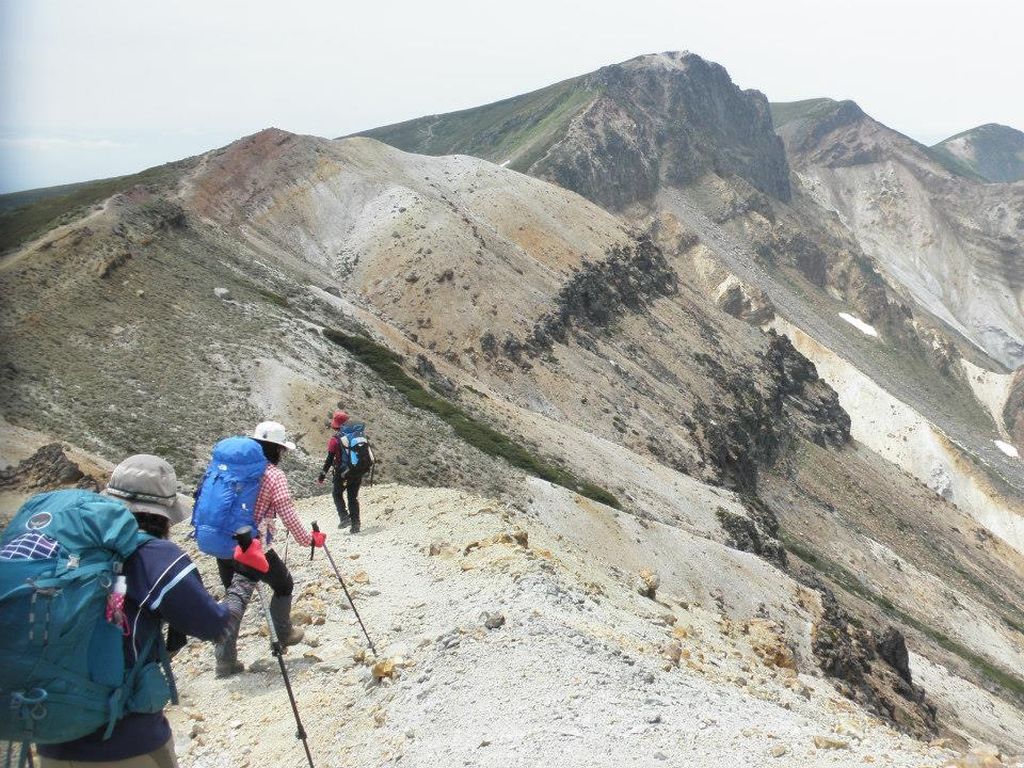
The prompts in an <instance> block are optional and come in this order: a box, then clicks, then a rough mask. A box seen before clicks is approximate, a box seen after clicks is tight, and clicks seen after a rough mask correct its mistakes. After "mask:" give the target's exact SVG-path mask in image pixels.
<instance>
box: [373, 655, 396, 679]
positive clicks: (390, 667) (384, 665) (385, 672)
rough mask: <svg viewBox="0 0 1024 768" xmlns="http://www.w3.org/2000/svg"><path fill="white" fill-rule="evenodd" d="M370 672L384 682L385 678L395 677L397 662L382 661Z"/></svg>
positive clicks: (391, 660)
mask: <svg viewBox="0 0 1024 768" xmlns="http://www.w3.org/2000/svg"><path fill="white" fill-rule="evenodd" d="M370 672H371V673H372V674H373V676H374V677H375V678H376V679H378V680H383V679H384V678H385V677H389V678H390V677H394V676H395V662H394V660H393V659H381V660H380V661H378V662H377V663H376V664H374V665H373V667H372V668H371V669H370Z"/></svg>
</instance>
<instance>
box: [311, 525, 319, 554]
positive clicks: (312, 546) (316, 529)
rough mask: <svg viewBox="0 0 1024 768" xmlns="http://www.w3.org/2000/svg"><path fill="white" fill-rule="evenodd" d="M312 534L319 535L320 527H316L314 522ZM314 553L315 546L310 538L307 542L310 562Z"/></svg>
mask: <svg viewBox="0 0 1024 768" xmlns="http://www.w3.org/2000/svg"><path fill="white" fill-rule="evenodd" d="M313 533H320V526H319V525H317V523H316V520H314V521H313ZM315 551H316V544H315V543H314V542H313V540H312V538H310V541H309V559H310V561H312V560H313V553H314V552H315Z"/></svg>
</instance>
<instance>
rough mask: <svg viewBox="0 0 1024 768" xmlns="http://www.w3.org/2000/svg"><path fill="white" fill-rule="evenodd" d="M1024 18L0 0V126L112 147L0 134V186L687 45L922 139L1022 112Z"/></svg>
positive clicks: (783, 95)
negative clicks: (856, 108)
mask: <svg viewBox="0 0 1024 768" xmlns="http://www.w3.org/2000/svg"><path fill="white" fill-rule="evenodd" d="M496 11H502V12H500V13H496ZM1022 29H1024V3H1010V2H1006V0H972V1H971V3H970V4H969V7H968V6H965V5H964V3H963V1H962V0H929V1H927V2H926V1H925V0H834V1H833V2H829V3H822V2H821V0H775V2H770V3H768V2H764V0H727V1H726V2H722V3H709V2H706V1H704V0H631V2H629V3H626V2H622V0H589V1H588V2H582V1H581V0H555V1H554V2H552V0H518V2H517V3H515V4H514V6H495V5H494V4H493V3H482V2H479V0H433V2H429V3H398V2H394V1H392V2H377V3H354V2H346V3H342V2H337V0H293V2H289V3H279V2H273V3H272V2H269V1H264V0H244V1H243V0H217V1H216V2H209V1H208V0H175V2H164V3H151V2H138V0H90V2H81V0H0V133H2V134H3V135H5V136H15V137H43V138H46V137H103V139H105V140H108V141H111V142H114V143H121V144H124V145H126V146H125V147H122V148H120V149H117V148H115V147H100V146H94V145H93V146H90V145H83V146H81V147H79V148H72V147H70V146H65V147H63V149H60V150H59V151H58V148H57V146H56V145H52V144H51V145H45V144H43V145H40V146H39V147H38V148H36V149H31V148H29V147H27V146H20V147H13V146H9V145H3V144H0V174H2V187H0V188H2V189H14V188H17V187H18V186H19V185H21V186H38V185H40V184H51V183H61V182H67V181H73V180H76V179H81V178H87V177H88V176H82V175H80V174H94V175H97V176H102V175H113V174H115V173H126V172H128V171H130V170H138V169H140V168H142V167H145V166H146V165H154V164H156V163H160V162H166V161H169V160H174V159H177V158H179V157H182V156H186V155H190V154H195V153H198V152H201V151H204V150H207V149H210V148H213V147H215V146H219V145H222V144H225V143H228V142H229V141H231V140H233V139H235V138H238V137H240V136H243V135H246V134H250V133H254V132H255V131H258V130H260V129H262V128H265V127H268V126H277V127H280V128H284V129H286V130H290V131H294V132H297V133H310V134H315V135H320V136H328V137H333V136H340V135H344V134H348V133H353V132H356V131H359V130H364V129H366V128H370V127H374V126H377V125H382V124H386V123H389V122H396V121H399V120H405V119H409V118H413V117H419V116H421V115H424V114H430V113H438V112H446V111H450V110H454V109H462V108H466V107H472V106H476V105H479V104H484V103H488V102H491V101H496V100H498V99H502V98H505V97H508V96H512V95H515V94H518V93H524V92H526V91H530V90H534V89H537V88H541V87H543V86H545V85H548V84H550V83H553V82H556V81H558V80H562V79H565V78H568V77H572V76H575V75H579V74H583V73H585V72H589V71H592V70H594V69H597V68H598V67H601V66H603V65H605V64H610V63H613V62H617V61H622V60H625V59H628V58H631V57H633V56H636V55H639V54H642V53H651V52H658V51H666V50H684V49H688V50H691V51H693V52H695V53H698V54H700V55H702V56H704V57H705V58H708V59H711V60H713V61H717V62H719V63H720V64H722V65H724V66H725V67H726V69H728V70H729V73H730V74H731V75H732V77H733V80H734V81H735V82H736V83H738V84H739V85H740V86H742V87H744V88H757V89H758V90H760V91H763V92H764V93H765V94H766V95H767V96H768V97H769V98H770V99H772V100H775V101H790V100H795V99H801V98H811V97H817V96H831V97H833V98H850V99H854V100H856V101H857V102H858V103H859V104H860V105H861V106H862V107H863V108H864V109H865V111H867V112H868V113H869V114H871V115H872V116H873V117H875V118H877V119H878V120H880V121H882V122H883V123H885V124H886V125H889V126H891V127H893V128H895V129H897V130H899V131H902V132H904V133H906V134H908V135H910V136H912V137H914V138H916V139H918V140H921V141H924V142H926V143H929V144H931V143H934V142H936V141H938V140H940V139H942V138H945V137H947V136H950V135H952V134H955V133H958V132H960V131H962V130H965V129H967V128H971V127H974V126H977V125H980V124H982V123H987V122H999V123H1005V124H1008V125H1012V126H1015V127H1017V128H1024V99H1021V98H1019V97H1018V95H1017V94H1018V93H1019V91H1020V84H1021V83H1022V82H1024V57H1022V56H1021V55H1020V31H1021V30H1022ZM69 140H73V139H69ZM87 140H91V141H96V140H101V139H96V138H90V139H87ZM76 152H77V153H78V154H77V155H76V154H75V153H76ZM12 153H18V154H19V155H20V157H18V158H11V157H10V156H11V155H12ZM58 155H63V156H64V157H65V158H66V162H61V163H60V164H57V163H49V164H47V163H46V162H43V159H45V158H54V157H56V156H58ZM35 158H38V159H39V162H38V163H36V162H35ZM101 161H102V162H101ZM104 163H105V164H104ZM130 163H135V164H136V165H135V166H131V165H130ZM12 174H13V175H12ZM76 174H79V175H76Z"/></svg>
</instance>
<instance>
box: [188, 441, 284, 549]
mask: <svg viewBox="0 0 1024 768" xmlns="http://www.w3.org/2000/svg"><path fill="white" fill-rule="evenodd" d="M266 469H267V457H266V456H264V455H263V448H262V447H261V446H260V444H259V443H258V442H256V441H255V440H253V439H252V438H251V437H227V438H224V439H223V440H221V441H220V442H219V443H217V444H216V445H215V446H214V447H213V458H211V459H210V466H209V467H207V469H206V474H205V475H204V476H203V482H202V484H201V485H200V486H199V491H198V495H197V496H196V504H195V508H194V510H193V511H192V525H193V526H194V527H195V536H196V545H197V546H198V547H199V549H200V550H201V551H202V552H205V553H206V554H208V555H213V556H214V557H219V558H221V559H228V560H229V559H231V556H232V555H233V554H234V551H235V540H234V539H233V538H231V537H232V536H233V535H234V533H235V531H237V530H238V529H239V528H241V527H242V526H244V525H255V521H254V518H253V515H254V513H255V510H256V497H257V496H258V495H259V492H260V481H262V480H263V473H264V471H266Z"/></svg>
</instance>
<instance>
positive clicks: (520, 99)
mask: <svg viewBox="0 0 1024 768" xmlns="http://www.w3.org/2000/svg"><path fill="white" fill-rule="evenodd" d="M596 95H597V93H596V92H595V91H594V90H592V89H590V88H588V87H587V86H586V85H585V84H584V82H583V78H573V79H571V80H565V81H563V82H561V83H556V84H554V85H551V86H548V87H547V88H542V89H540V90H539V91H534V92H533V93H527V94H525V95H522V96H514V97H512V98H510V99H503V100H502V101H496V102H494V103H493V104H487V105H485V106H482V107H475V108H473V109H464V110H462V111H459V112H452V113H449V114H446V115H429V116H427V117H421V118H417V119H415V120H407V121H406V122H403V123H395V124H393V125H386V126H383V127H381V128H374V129H373V130H370V131H365V132H363V133H361V134H358V135H360V136H369V137H370V138H373V139H377V140H379V141H383V142H384V143H385V144H390V145H391V146H393V147H398V148H399V149H401V150H404V151H406V152H416V153H418V154H424V155H455V154H459V155H472V156H474V157H482V158H484V159H486V160H490V161H491V162H494V163H507V164H508V167H510V168H512V169H514V170H517V171H524V172H525V171H526V170H527V169H528V168H529V167H530V166H531V165H532V164H533V163H534V162H536V161H537V160H538V159H540V158H541V157H543V156H544V153H545V152H546V151H547V150H548V148H549V147H550V146H551V145H552V144H553V143H554V142H555V141H557V140H558V139H559V138H560V137H561V136H562V134H563V133H564V132H565V129H566V127H567V126H568V124H569V122H570V121H571V120H572V119H573V118H574V117H575V116H576V115H577V114H579V113H580V112H581V111H582V110H583V109H585V108H586V107H587V105H588V104H590V103H591V102H592V101H593V100H594V98H595V97H596Z"/></svg>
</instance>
